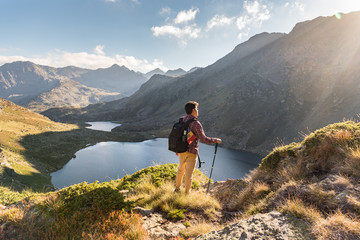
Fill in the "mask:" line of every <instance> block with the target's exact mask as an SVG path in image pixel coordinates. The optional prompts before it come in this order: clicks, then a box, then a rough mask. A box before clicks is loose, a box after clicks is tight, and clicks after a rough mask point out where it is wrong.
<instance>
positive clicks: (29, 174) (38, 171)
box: [0, 99, 144, 191]
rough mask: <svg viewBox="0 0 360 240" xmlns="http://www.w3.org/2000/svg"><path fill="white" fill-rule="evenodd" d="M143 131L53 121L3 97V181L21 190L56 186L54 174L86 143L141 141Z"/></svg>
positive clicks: (0, 148)
mask: <svg viewBox="0 0 360 240" xmlns="http://www.w3.org/2000/svg"><path fill="white" fill-rule="evenodd" d="M141 140H144V136H142V135H141V134H131V135H129V134H127V133H126V132H121V133H111V132H110V133H109V132H102V131H93V130H90V129H86V128H84V126H78V125H70V124H63V123H57V122H53V121H51V120H50V119H48V118H47V117H44V116H42V115H40V114H38V113H34V112H32V111H30V110H28V109H26V108H23V107H20V106H18V105H16V104H13V103H11V102H9V101H7V100H4V99H0V163H1V165H0V181H1V183H2V185H4V186H8V187H12V188H14V189H17V190H23V189H28V188H30V189H32V190H34V191H48V190H51V189H53V187H52V185H51V182H50V173H51V172H54V171H56V170H59V169H61V168H62V167H63V166H64V165H65V164H66V163H67V162H68V161H69V160H71V159H72V157H73V156H74V154H75V153H76V152H77V151H78V150H80V149H82V148H84V147H85V146H86V145H89V144H90V145H94V144H96V143H98V142H101V141H141Z"/></svg>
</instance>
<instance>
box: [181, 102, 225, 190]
mask: <svg viewBox="0 0 360 240" xmlns="http://www.w3.org/2000/svg"><path fill="white" fill-rule="evenodd" d="M198 106H199V103H197V102H194V101H190V102H188V103H186V104H185V112H186V114H187V116H185V117H184V119H183V121H184V122H186V121H188V120H190V119H193V118H197V117H198V116H199V111H198ZM189 128H190V131H191V132H192V133H194V135H195V137H196V138H195V140H193V141H192V142H191V143H190V144H189V148H188V150H187V151H186V152H184V153H177V154H176V155H178V156H179V160H180V164H179V169H178V173H177V176H176V188H175V192H179V191H180V186H181V182H182V179H183V176H184V174H185V193H186V194H188V193H189V192H190V188H191V183H192V176H193V173H194V170H195V165H196V161H197V158H198V157H197V156H198V152H199V140H200V141H201V142H203V143H206V144H213V143H221V139H220V138H210V137H207V136H206V135H205V133H204V130H203V127H202V125H201V123H200V122H199V121H198V120H196V121H193V122H191V123H190V125H189Z"/></svg>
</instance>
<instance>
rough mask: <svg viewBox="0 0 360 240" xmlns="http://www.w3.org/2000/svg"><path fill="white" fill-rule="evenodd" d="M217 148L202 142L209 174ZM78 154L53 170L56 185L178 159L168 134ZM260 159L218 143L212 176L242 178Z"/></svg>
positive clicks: (97, 125) (106, 125)
mask: <svg viewBox="0 0 360 240" xmlns="http://www.w3.org/2000/svg"><path fill="white" fill-rule="evenodd" d="M89 124H91V125H92V127H91V129H93V130H102V131H111V128H113V127H116V126H119V125H120V124H114V123H110V122H89ZM109 129H110V130H109ZM214 150H215V147H214V145H207V144H202V143H200V151H199V154H200V159H201V161H205V163H204V164H202V167H201V168H200V170H201V171H202V172H203V173H204V174H205V175H207V176H209V174H210V170H211V165H212V162H213V159H214ZM75 155H76V157H75V158H73V159H71V160H70V161H69V162H68V163H67V164H66V165H65V166H64V167H63V168H62V169H60V170H58V171H56V172H53V173H51V182H52V184H53V185H54V186H55V187H56V188H63V187H67V186H70V185H72V184H77V183H81V182H84V181H86V182H88V183H92V182H94V181H99V182H104V181H110V180H113V179H118V178H122V177H124V176H125V175H126V174H133V173H134V172H136V171H138V170H141V169H143V168H146V167H149V166H154V165H158V164H166V163H178V162H179V160H178V157H177V156H176V155H175V153H173V152H171V151H169V150H168V140H167V138H156V139H152V140H146V141H143V142H100V143H98V144H96V145H93V146H89V147H86V148H84V149H81V150H80V151H78V152H77V153H76V154H75ZM261 159H262V157H261V156H259V155H256V154H253V153H250V152H246V151H237V150H232V149H227V148H222V147H218V150H217V153H216V158H215V163H214V168H213V173H212V180H214V181H222V180H226V179H239V178H243V177H244V176H245V175H246V174H247V173H249V172H250V170H252V169H254V168H256V167H258V166H259V164H260V162H261ZM196 167H198V163H196Z"/></svg>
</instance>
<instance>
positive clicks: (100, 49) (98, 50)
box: [94, 45, 105, 55]
mask: <svg viewBox="0 0 360 240" xmlns="http://www.w3.org/2000/svg"><path fill="white" fill-rule="evenodd" d="M104 47H105V46H104V45H97V46H96V47H95V49H94V52H95V53H96V54H97V55H105V53H104Z"/></svg>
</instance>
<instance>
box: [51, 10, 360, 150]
mask: <svg viewBox="0 0 360 240" xmlns="http://www.w3.org/2000/svg"><path fill="white" fill-rule="evenodd" d="M359 22H360V12H354V13H349V14H343V15H342V18H341V19H340V20H339V19H337V18H336V17H335V16H332V17H319V18H316V19H314V20H311V21H306V22H303V23H299V24H297V25H296V26H295V27H294V29H293V30H292V31H291V32H290V33H289V34H279V33H272V34H269V33H262V34H258V35H256V36H254V37H252V38H250V39H249V40H248V41H247V42H244V43H242V44H240V45H238V46H237V47H236V48H235V49H234V51H232V52H231V53H229V54H228V55H226V56H225V57H224V58H222V59H219V60H218V61H217V62H215V63H214V64H212V65H210V66H208V67H206V68H202V69H198V70H197V71H195V72H192V73H188V74H186V75H183V76H180V77H176V78H171V77H166V76H160V75H156V76H153V77H152V78H151V79H150V80H149V81H148V82H146V83H145V84H143V85H142V87H141V88H140V89H139V90H138V91H137V92H136V93H135V94H133V95H132V96H130V97H129V98H126V99H123V100H121V101H115V102H110V103H105V104H101V105H90V106H89V107H87V108H85V109H78V110H75V109H73V110H72V113H73V114H72V115H66V117H65V116H64V115H63V116H64V117H61V116H62V114H64V112H56V111H55V110H54V111H49V112H46V113H45V114H47V115H48V116H50V117H52V118H55V119H56V118H58V119H63V120H77V119H78V120H80V119H87V118H92V119H104V120H121V121H123V122H124V124H123V125H122V127H123V128H128V129H138V130H139V129H141V130H142V131H147V130H148V131H153V132H156V133H157V134H159V136H166V133H167V131H168V129H169V128H170V127H171V124H172V122H173V121H175V120H176V119H177V118H178V117H179V116H181V115H184V110H183V106H184V103H186V102H187V101H189V100H195V101H198V102H199V103H200V107H199V109H200V116H199V118H200V120H201V122H202V123H203V126H204V128H205V130H206V132H207V134H208V135H209V136H217V137H221V138H223V140H224V145H225V146H228V147H232V148H237V149H245V150H250V151H253V152H257V153H266V152H268V151H269V150H271V148H272V147H273V143H274V142H279V143H282V142H284V143H288V142H291V141H293V140H294V139H296V138H297V137H299V132H307V131H309V130H310V131H311V130H313V129H317V128H320V127H323V126H325V125H327V124H329V123H333V122H337V121H341V120H342V119H343V118H354V117H356V116H357V114H358V113H359V112H360V97H359V96H360V87H359V79H360V69H359V67H358V66H359V65H360V54H359V52H358V51H357V49H360V28H359V27H358V23H359ZM62 111H63V110H62ZM76 112H77V113H76ZM75 113H76V114H75ZM126 121H128V122H129V123H128V124H126Z"/></svg>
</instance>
